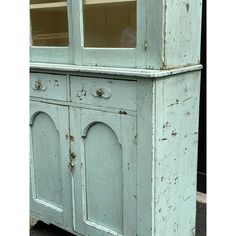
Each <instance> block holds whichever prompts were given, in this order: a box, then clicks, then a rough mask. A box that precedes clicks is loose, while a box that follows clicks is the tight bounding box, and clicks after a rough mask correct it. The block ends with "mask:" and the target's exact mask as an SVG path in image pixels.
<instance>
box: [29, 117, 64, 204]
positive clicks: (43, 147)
mask: <svg viewBox="0 0 236 236" xmlns="http://www.w3.org/2000/svg"><path fill="white" fill-rule="evenodd" d="M32 140H33V155H34V178H35V190H36V198H37V199H39V200H42V201H45V202H48V203H51V204H53V205H55V206H57V207H60V208H61V207H62V194H61V189H62V177H61V164H60V161H61V153H60V139H59V133H58V131H57V130H56V127H55V125H54V123H53V121H52V119H51V118H50V117H49V116H48V115H47V114H45V113H42V112H41V113H39V114H38V115H37V116H36V118H35V120H34V125H33V126H32Z"/></svg>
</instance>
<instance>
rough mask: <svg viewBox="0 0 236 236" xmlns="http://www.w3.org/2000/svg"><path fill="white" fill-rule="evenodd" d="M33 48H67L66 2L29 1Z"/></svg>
mask: <svg viewBox="0 0 236 236" xmlns="http://www.w3.org/2000/svg"><path fill="white" fill-rule="evenodd" d="M30 17H31V32H32V45H33V46H68V45H69V39H68V18H67V1H66V0H30Z"/></svg>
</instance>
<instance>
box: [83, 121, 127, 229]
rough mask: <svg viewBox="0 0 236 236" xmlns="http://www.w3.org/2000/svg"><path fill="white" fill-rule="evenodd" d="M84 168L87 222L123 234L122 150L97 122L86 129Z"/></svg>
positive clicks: (107, 131) (110, 132)
mask: <svg viewBox="0 0 236 236" xmlns="http://www.w3.org/2000/svg"><path fill="white" fill-rule="evenodd" d="M99 137H100V138H99ZM85 165H86V196H87V220H89V221H91V222H94V223H96V224H97V225H101V226H105V227H107V228H109V229H112V230H114V231H116V232H119V233H122V232H123V161H122V149H121V145H120V144H119V142H118V139H117V137H116V135H115V133H114V132H113V130H112V129H111V128H110V127H108V126H107V125H105V124H102V123H97V124H94V125H93V126H92V127H91V128H90V129H89V131H88V135H87V137H86V139H85Z"/></svg>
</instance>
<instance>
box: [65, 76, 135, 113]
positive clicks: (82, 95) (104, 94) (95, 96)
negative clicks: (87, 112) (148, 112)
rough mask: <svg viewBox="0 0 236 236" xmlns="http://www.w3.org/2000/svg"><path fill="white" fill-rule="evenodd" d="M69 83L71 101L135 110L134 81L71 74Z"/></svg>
mask: <svg viewBox="0 0 236 236" xmlns="http://www.w3.org/2000/svg"><path fill="white" fill-rule="evenodd" d="M70 84H71V100H72V102H77V103H81V104H89V105H96V106H103V107H110V108H118V109H121V110H123V109H124V110H125V109H127V110H133V111H136V103H137V101H136V100H137V82H136V81H125V80H114V79H100V78H89V77H80V76H71V77H70Z"/></svg>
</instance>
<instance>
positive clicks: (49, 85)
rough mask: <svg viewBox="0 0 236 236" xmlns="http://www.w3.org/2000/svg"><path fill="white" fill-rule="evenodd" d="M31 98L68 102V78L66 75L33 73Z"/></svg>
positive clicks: (31, 76)
mask: <svg viewBox="0 0 236 236" xmlns="http://www.w3.org/2000/svg"><path fill="white" fill-rule="evenodd" d="M30 96H33V97H39V98H47V99H53V100H62V101H66V100H67V77H66V76H65V75H52V74H40V73H31V74H30Z"/></svg>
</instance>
